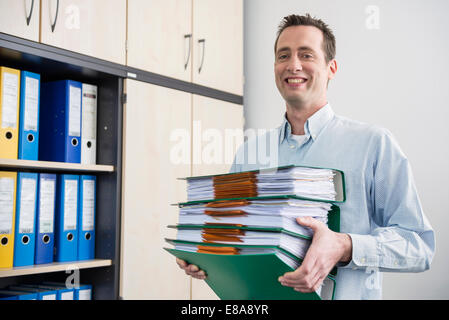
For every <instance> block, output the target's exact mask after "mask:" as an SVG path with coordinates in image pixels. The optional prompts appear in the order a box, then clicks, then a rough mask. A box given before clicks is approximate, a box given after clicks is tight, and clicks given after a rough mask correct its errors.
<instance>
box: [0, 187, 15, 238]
mask: <svg viewBox="0 0 449 320" xmlns="http://www.w3.org/2000/svg"><path fill="white" fill-rule="evenodd" d="M13 214H14V179H13V178H0V234H10V233H12V218H13Z"/></svg>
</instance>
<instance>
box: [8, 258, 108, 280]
mask: <svg viewBox="0 0 449 320" xmlns="http://www.w3.org/2000/svg"><path fill="white" fill-rule="evenodd" d="M110 265H112V260H110V259H94V260H85V261H72V262H54V263H49V264H35V265H32V266H26V267H14V268H0V278H5V277H15V276H24V275H30V274H40V273H48V272H58V271H66V270H74V269H86V268H98V267H107V266H110Z"/></svg>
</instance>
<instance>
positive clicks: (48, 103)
mask: <svg viewBox="0 0 449 320" xmlns="http://www.w3.org/2000/svg"><path fill="white" fill-rule="evenodd" d="M41 93H42V99H41V109H40V122H39V128H40V143H39V160H48V161H59V162H72V163H80V162H81V114H82V113H81V110H82V99H81V96H82V84H81V83H80V82H77V81H72V80H60V81H53V82H44V83H42V91H41Z"/></svg>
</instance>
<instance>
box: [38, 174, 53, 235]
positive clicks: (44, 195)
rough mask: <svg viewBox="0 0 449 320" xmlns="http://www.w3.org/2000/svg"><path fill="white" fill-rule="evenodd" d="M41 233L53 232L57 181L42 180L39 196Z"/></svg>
mask: <svg viewBox="0 0 449 320" xmlns="http://www.w3.org/2000/svg"><path fill="white" fill-rule="evenodd" d="M39 205H40V206H39V212H40V213H39V233H50V232H53V230H54V229H53V222H54V221H53V220H54V213H55V181H54V180H48V179H41V181H40V196H39Z"/></svg>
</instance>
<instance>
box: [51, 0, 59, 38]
mask: <svg viewBox="0 0 449 320" xmlns="http://www.w3.org/2000/svg"><path fill="white" fill-rule="evenodd" d="M50 9H51V7H50ZM50 13H51V11H50ZM58 14H59V0H56V14H55V20H54V22H53V23H52V24H51V32H54V31H55V27H56V21H58Z"/></svg>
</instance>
